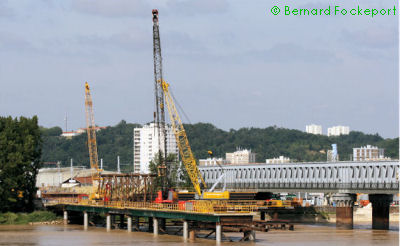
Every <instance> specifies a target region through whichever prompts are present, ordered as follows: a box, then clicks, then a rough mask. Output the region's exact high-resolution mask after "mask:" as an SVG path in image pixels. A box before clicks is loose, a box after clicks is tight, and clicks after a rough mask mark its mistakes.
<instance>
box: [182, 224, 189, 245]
mask: <svg viewBox="0 0 400 246" xmlns="http://www.w3.org/2000/svg"><path fill="white" fill-rule="evenodd" d="M188 232H189V223H188V222H187V220H184V221H183V240H185V241H186V240H187V239H188Z"/></svg>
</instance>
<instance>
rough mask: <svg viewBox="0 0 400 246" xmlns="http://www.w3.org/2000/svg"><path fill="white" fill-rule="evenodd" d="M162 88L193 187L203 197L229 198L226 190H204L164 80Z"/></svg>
mask: <svg viewBox="0 0 400 246" xmlns="http://www.w3.org/2000/svg"><path fill="white" fill-rule="evenodd" d="M162 89H163V91H164V95H165V102H166V104H167V107H168V113H169V116H170V120H171V125H172V130H173V132H174V135H175V138H176V143H177V144H178V148H179V152H180V155H181V158H182V163H183V164H184V165H185V168H186V171H187V173H188V175H189V178H190V180H191V181H192V184H193V187H194V189H195V191H196V193H197V195H198V197H199V198H203V199H229V192H228V191H223V192H213V191H208V192H207V191H204V190H205V189H207V185H206V183H205V182H204V179H203V176H202V175H201V173H200V171H199V168H198V167H197V163H196V159H195V158H194V155H193V152H192V149H191V148H190V145H189V140H188V138H187V135H186V131H185V128H184V127H183V124H182V121H181V118H180V117H179V114H178V111H177V109H176V107H175V103H174V101H173V99H172V96H171V93H170V91H169V84H168V83H166V82H165V81H162Z"/></svg>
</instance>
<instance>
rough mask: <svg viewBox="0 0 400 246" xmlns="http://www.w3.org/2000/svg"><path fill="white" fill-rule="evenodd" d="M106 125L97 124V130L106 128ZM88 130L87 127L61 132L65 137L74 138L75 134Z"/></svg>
mask: <svg viewBox="0 0 400 246" xmlns="http://www.w3.org/2000/svg"><path fill="white" fill-rule="evenodd" d="M106 128H107V127H106V126H96V132H98V131H100V130H103V129H106ZM84 132H86V128H78V130H76V131H70V132H63V133H62V134H61V137H65V138H73V137H75V136H78V135H81V134H82V133H84Z"/></svg>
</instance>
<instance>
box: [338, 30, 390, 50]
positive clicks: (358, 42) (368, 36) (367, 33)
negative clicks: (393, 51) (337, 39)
mask: <svg viewBox="0 0 400 246" xmlns="http://www.w3.org/2000/svg"><path fill="white" fill-rule="evenodd" d="M397 34H398V32H397V30H395V29H389V28H386V27H382V28H379V27H375V28H371V27H369V28H368V29H365V30H359V31H348V30H343V31H342V35H341V38H342V39H344V40H345V41H347V42H349V43H350V44H353V45H354V46H356V47H360V46H362V47H367V48H375V49H387V48H393V47H395V46H397Z"/></svg>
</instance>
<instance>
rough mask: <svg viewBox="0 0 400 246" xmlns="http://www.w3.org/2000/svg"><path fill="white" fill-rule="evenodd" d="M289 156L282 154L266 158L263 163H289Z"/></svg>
mask: <svg viewBox="0 0 400 246" xmlns="http://www.w3.org/2000/svg"><path fill="white" fill-rule="evenodd" d="M289 162H290V158H289V157H284V156H279V157H278V158H272V159H266V160H265V163H267V164H282V163H289Z"/></svg>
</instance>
